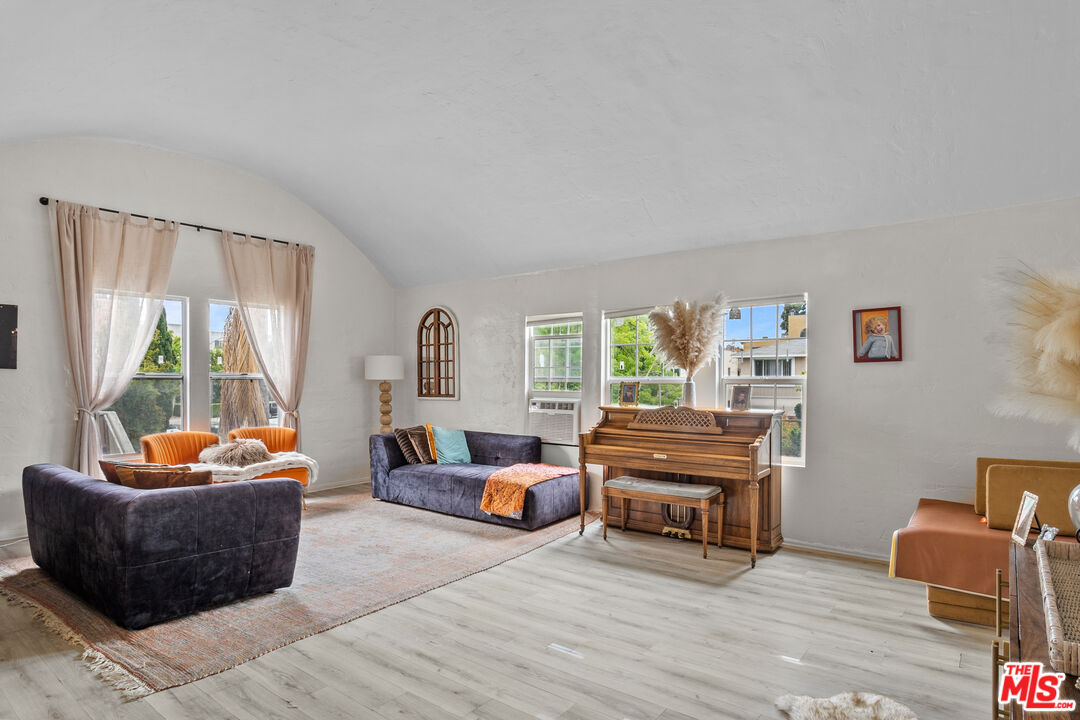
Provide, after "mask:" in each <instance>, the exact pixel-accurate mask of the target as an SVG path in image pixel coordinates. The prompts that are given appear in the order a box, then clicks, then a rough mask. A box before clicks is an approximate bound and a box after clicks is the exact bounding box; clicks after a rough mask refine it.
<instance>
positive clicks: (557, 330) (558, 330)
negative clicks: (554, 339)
mask: <svg viewBox="0 0 1080 720" xmlns="http://www.w3.org/2000/svg"><path fill="white" fill-rule="evenodd" d="M568 329H569V326H568V325H567V324H566V323H563V324H561V325H556V326H555V327H554V330H553V332H552V334H553V335H565V334H566V333H567V330H568Z"/></svg>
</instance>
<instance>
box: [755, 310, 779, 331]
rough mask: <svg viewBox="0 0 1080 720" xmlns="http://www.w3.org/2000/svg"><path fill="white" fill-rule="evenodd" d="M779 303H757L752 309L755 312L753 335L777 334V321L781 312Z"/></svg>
mask: <svg viewBox="0 0 1080 720" xmlns="http://www.w3.org/2000/svg"><path fill="white" fill-rule="evenodd" d="M779 308H780V306H779V305H755V306H754V307H753V308H752V309H751V313H752V314H753V323H754V327H753V333H754V334H753V337H754V338H755V339H758V338H774V337H776V336H777V322H779V314H780V309H779Z"/></svg>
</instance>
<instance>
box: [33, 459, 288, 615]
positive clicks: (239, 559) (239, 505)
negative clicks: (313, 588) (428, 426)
mask: <svg viewBox="0 0 1080 720" xmlns="http://www.w3.org/2000/svg"><path fill="white" fill-rule="evenodd" d="M302 491H303V487H302V486H301V485H300V483H298V482H296V481H295V480H292V479H289V478H269V479H265V480H251V481H248V482H236V483H225V484H221V485H202V486H197V487H182V488H181V487H178V488H167V489H162V490H135V489H132V488H129V487H124V486H123V485H115V484H113V483H109V482H105V481H103V480H97V479H95V478H91V477H88V476H86V475H83V474H82V473H79V472H76V471H74V470H71V469H69V468H66V467H62V466H60V465H31V466H30V467H28V468H26V469H25V470H24V471H23V500H24V503H25V506H26V526H27V532H28V535H29V536H30V552H31V556H32V557H33V559H34V562H35V563H36V564H37V565H38V567H40V568H42V569H43V570H45V571H46V572H48V573H49V574H50V575H52V576H53V577H54V578H55V579H56V580H58V581H59V582H60V583H62V584H63V585H65V586H66V587H67V588H68V589H69V590H71V591H72V592H74V593H75V594H76V595H79V596H80V597H82V598H83V599H84V600H86V601H87V602H89V603H90V604H91V605H93V606H94V607H96V608H97V609H98V610H100V611H101V612H103V613H104V614H105V615H108V616H109V617H110V618H112V619H113V620H114V621H115V622H116V623H117V624H119V625H122V626H124V627H126V628H128V629H132V630H137V629H139V628H143V627H146V626H148V625H153V624H155V623H159V622H162V621H163V620H168V619H170V618H174V617H179V616H181V615H187V614H189V613H192V612H195V611H197V610H203V609H205V608H209V607H213V606H215V605H221V604H224V603H228V602H231V601H233V600H237V599H239V598H242V597H247V596H249V595H256V594H260V593H267V592H270V591H271V590H275V589H277V588H281V587H287V586H289V585H290V584H292V579H293V570H294V568H295V566H296V550H297V547H298V546H299V540H300V512H301V495H302Z"/></svg>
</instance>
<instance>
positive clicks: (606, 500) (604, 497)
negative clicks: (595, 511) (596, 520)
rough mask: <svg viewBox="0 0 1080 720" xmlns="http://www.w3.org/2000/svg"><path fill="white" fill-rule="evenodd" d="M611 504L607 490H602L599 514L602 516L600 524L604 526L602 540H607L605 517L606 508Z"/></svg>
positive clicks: (606, 513)
mask: <svg viewBox="0 0 1080 720" xmlns="http://www.w3.org/2000/svg"><path fill="white" fill-rule="evenodd" d="M610 504H611V498H610V497H608V494H607V488H604V491H603V495H602V496H601V497H600V514H601V516H602V518H601V522H602V523H603V524H604V539H605V540H607V516H608V506H609V505H610Z"/></svg>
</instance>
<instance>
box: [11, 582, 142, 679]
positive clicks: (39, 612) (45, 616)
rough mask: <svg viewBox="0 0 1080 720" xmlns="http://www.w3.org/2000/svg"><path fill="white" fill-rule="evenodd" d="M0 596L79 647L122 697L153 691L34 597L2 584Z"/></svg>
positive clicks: (86, 660) (93, 668) (88, 662)
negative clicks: (27, 611)
mask: <svg viewBox="0 0 1080 720" xmlns="http://www.w3.org/2000/svg"><path fill="white" fill-rule="evenodd" d="M0 596H2V597H4V598H5V599H6V600H7V601H8V603H10V604H12V605H16V606H18V607H25V608H31V609H32V610H33V611H34V619H35V620H38V621H39V622H41V623H42V624H43V625H44V626H45V627H46V628H47V629H48V630H51V631H52V632H54V633H56V634H57V635H59V636H60V637H61V638H63V639H64V640H66V641H67V642H69V643H72V644H74V645H76V646H78V647H80V648H82V649H83V653H82V658H81V659H82V661H83V663H85V664H86V666H87V668H88V669H89V670H90V672H92V673H93V674H94V676H95V677H97V678H98V679H100V680H103V681H104V682H106V683H108V684H109V685H111V686H112V687H113V688H115V689H116V690H119V691H120V695H121V696H122V697H123V698H124V700H137V699H139V698H141V697H146V696H147V695H150V694H152V693H153V692H154V690H153V689H152V688H151V687H150V686H149V685H147V684H146V683H144V682H143V681H142V680H140V679H139V678H137V677H135V676H134V675H132V674H131V673H130V672H128V670H127V669H126V668H125V667H124V666H123V665H120V664H119V663H115V662H113V661H112V660H110V659H109V658H108V657H106V656H105V655H104V654H103V653H102V652H100V651H98V650H95V649H94V648H93V647H91V646H90V644H89V643H87V642H86V639H85V638H84V637H83V636H82V635H80V634H79V633H77V632H75V631H74V630H72V629H71V627H69V626H68V624H67V623H65V622H64V621H63V620H61V619H60V618H58V617H57V616H56V615H55V614H54V613H53V612H52V611H50V610H47V609H46V608H43V607H42V606H40V605H38V604H37V603H36V602H34V601H33V600H30V599H28V598H26V597H25V596H23V595H21V594H20V593H18V592H17V591H15V590H12V589H10V588H8V587H6V586H4V585H2V584H0Z"/></svg>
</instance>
